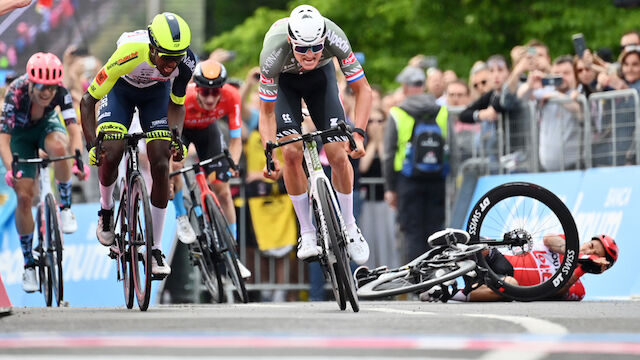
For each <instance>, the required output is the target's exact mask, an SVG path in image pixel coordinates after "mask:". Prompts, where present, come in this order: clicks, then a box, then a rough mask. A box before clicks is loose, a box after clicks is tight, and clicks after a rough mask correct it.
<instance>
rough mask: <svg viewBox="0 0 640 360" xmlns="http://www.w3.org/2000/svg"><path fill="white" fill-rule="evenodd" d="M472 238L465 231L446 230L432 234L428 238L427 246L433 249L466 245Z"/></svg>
mask: <svg viewBox="0 0 640 360" xmlns="http://www.w3.org/2000/svg"><path fill="white" fill-rule="evenodd" d="M470 238H471V237H470V236H469V233H468V232H466V231H464V230H460V229H452V228H446V229H444V230H440V231H436V232H434V233H433V234H431V236H429V238H427V244H429V246H431V247H436V246H449V245H454V244H466V243H468V242H469V239H470Z"/></svg>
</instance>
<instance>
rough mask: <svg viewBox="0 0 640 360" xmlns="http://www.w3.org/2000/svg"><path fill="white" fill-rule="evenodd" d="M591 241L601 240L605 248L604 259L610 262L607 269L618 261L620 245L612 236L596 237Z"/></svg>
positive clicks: (602, 235)
mask: <svg viewBox="0 0 640 360" xmlns="http://www.w3.org/2000/svg"><path fill="white" fill-rule="evenodd" d="M591 240H600V242H601V243H602V246H604V257H605V258H606V259H607V261H609V265H608V266H607V269H608V268H610V267H612V266H613V264H615V262H616V260H618V245H617V244H616V241H615V240H613V238H612V237H611V236H608V235H604V234H601V235H597V236H594V237H592V238H591Z"/></svg>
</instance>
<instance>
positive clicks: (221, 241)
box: [205, 194, 249, 304]
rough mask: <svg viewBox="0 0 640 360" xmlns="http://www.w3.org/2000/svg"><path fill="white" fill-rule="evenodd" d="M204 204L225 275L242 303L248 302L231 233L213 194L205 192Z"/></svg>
mask: <svg viewBox="0 0 640 360" xmlns="http://www.w3.org/2000/svg"><path fill="white" fill-rule="evenodd" d="M205 206H206V208H207V216H208V217H209V223H210V224H211V230H212V232H213V236H214V237H215V238H216V239H217V240H216V239H214V241H217V244H218V245H219V248H218V249H217V250H220V257H221V258H222V261H223V262H224V266H225V268H226V269H227V275H229V279H230V280H231V282H232V283H233V286H235V288H236V293H237V294H238V298H240V301H241V302H243V303H245V304H246V303H248V302H249V294H248V293H247V288H246V285H245V283H244V279H243V278H242V276H241V275H240V268H239V267H238V253H237V251H236V247H235V241H234V240H233V235H231V233H230V232H229V226H228V225H227V220H225V218H224V216H222V212H221V211H220V208H219V207H218V206H217V205H216V204H215V202H214V200H213V196H211V195H210V194H207V195H206V196H205Z"/></svg>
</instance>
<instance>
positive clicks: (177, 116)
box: [167, 100, 185, 134]
mask: <svg viewBox="0 0 640 360" xmlns="http://www.w3.org/2000/svg"><path fill="white" fill-rule="evenodd" d="M183 101H184V100H183ZM184 115H185V109H184V102H183V103H182V104H176V103H174V102H173V101H169V109H168V111H167V121H168V122H169V129H174V128H176V127H177V128H178V132H179V133H180V134H182V126H183V125H184Z"/></svg>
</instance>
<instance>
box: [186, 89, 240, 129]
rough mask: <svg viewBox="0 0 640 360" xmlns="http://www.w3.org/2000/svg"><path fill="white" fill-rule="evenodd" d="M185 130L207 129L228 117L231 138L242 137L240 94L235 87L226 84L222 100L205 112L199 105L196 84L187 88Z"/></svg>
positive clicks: (222, 90)
mask: <svg viewBox="0 0 640 360" xmlns="http://www.w3.org/2000/svg"><path fill="white" fill-rule="evenodd" d="M184 107H185V111H186V113H185V117H184V128H185V129H200V130H202V129H206V128H207V127H208V126H209V125H210V124H213V123H214V122H215V121H216V120H218V119H220V118H222V117H223V116H225V115H227V117H228V119H229V136H230V137H231V138H238V137H240V133H241V126H242V120H241V118H240V93H239V92H238V89H236V88H235V87H234V86H233V85H230V84H225V85H224V86H223V87H222V88H221V93H220V100H219V101H218V104H216V107H215V108H214V109H213V110H205V109H203V108H202V107H200V104H198V94H197V91H196V84H194V83H191V84H189V86H187V96H186V98H185V102H184Z"/></svg>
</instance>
